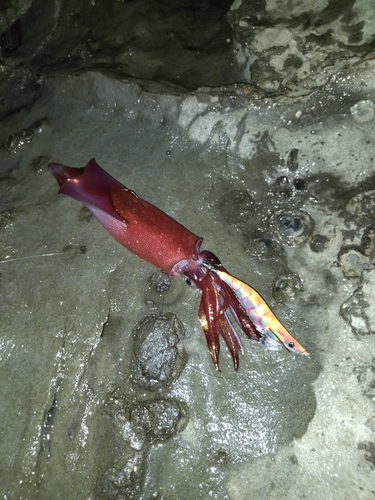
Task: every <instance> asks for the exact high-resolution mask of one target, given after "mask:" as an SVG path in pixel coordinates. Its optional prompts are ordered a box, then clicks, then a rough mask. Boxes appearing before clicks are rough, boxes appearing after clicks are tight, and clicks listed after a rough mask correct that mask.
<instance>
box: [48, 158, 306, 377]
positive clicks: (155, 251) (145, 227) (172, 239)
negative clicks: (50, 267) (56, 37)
mask: <svg viewBox="0 0 375 500" xmlns="http://www.w3.org/2000/svg"><path fill="white" fill-rule="evenodd" d="M49 169H50V171H51V172H52V174H53V175H54V177H55V178H56V180H57V182H58V183H59V186H60V190H59V193H63V194H66V195H68V196H71V197H72V198H75V199H76V200H78V201H80V202H81V203H83V204H84V205H85V206H86V207H87V208H88V209H89V210H90V211H91V212H92V213H93V215H95V217H96V218H97V219H98V220H99V222H101V224H103V226H104V227H105V228H106V229H107V231H108V232H109V233H110V234H111V235H112V236H113V237H114V238H115V239H116V240H117V241H118V242H119V243H121V245H123V246H124V247H126V248H127V249H128V250H130V251H131V252H133V253H135V254H136V255H138V256H139V257H141V258H142V259H144V260H146V261H147V262H150V263H151V264H153V265H154V266H156V267H158V268H159V269H162V270H163V271H164V272H166V273H168V274H169V275H170V276H184V277H185V279H186V280H187V281H188V282H189V283H194V284H195V285H196V287H197V288H199V289H200V290H201V291H202V298H201V302H200V306H199V311H198V318H199V322H200V324H201V326H202V329H203V332H204V334H205V337H206V341H207V345H208V349H209V352H210V354H211V357H212V360H213V363H214V365H215V368H216V370H219V352H220V342H219V338H220V336H221V337H223V339H224V341H225V342H226V344H227V346H228V348H229V351H230V353H231V355H232V358H233V364H234V369H235V370H237V369H238V363H239V360H238V353H239V352H241V353H243V348H242V344H241V341H240V339H239V336H238V334H237V331H236V330H235V328H234V326H233V324H232V322H233V320H234V321H235V322H237V324H238V325H239V327H240V328H241V329H242V330H243V332H244V333H245V334H246V335H247V337H248V338H249V339H252V340H254V341H256V342H261V343H262V344H263V345H264V346H265V347H266V348H268V349H276V348H278V347H279V346H284V347H285V348H286V349H287V350H288V351H291V352H294V353H296V354H305V355H307V352H306V350H305V349H304V348H303V347H302V346H301V345H300V344H299V343H298V342H297V341H296V340H295V339H294V338H293V337H292V336H291V335H290V333H289V332H288V331H287V330H286V329H285V328H284V327H283V326H282V325H281V323H280V322H279V321H278V319H277V318H276V317H275V316H274V314H273V313H272V311H271V310H270V308H269V307H268V305H267V304H266V302H265V301H264V300H263V298H262V297H261V296H260V295H259V294H258V293H257V292H255V290H254V289H253V288H251V287H250V286H249V285H247V284H246V283H243V282H241V281H240V280H238V279H236V278H234V277H233V276H231V275H230V274H229V273H228V272H227V271H226V270H225V268H224V267H223V266H222V264H221V262H220V261H219V259H218V258H217V257H216V256H215V255H214V254H213V253H211V252H209V251H208V250H201V244H202V238H200V237H199V236H197V235H195V234H193V233H191V232H190V231H189V230H188V229H186V228H185V227H184V226H182V225H181V224H179V223H178V222H177V221H176V220H174V219H172V217H170V216H169V215H167V214H166V213H164V212H162V211H161V210H159V209H158V208H157V207H155V206H154V205H151V203H148V202H147V201H145V200H142V199H141V198H139V196H138V195H137V194H136V193H134V191H131V190H130V189H128V188H126V187H125V186H123V185H122V184H120V183H119V182H118V181H117V180H115V179H114V178H113V177H112V176H111V175H109V174H108V173H107V172H105V171H104V170H103V169H102V168H101V167H99V165H98V164H97V163H96V161H95V160H94V159H92V160H90V161H89V162H88V164H87V165H86V167H84V168H71V167H66V166H64V165H59V164H56V163H51V164H50V165H49ZM264 318H267V321H263V319H264ZM270 318H271V319H270ZM279 332H280V333H279Z"/></svg>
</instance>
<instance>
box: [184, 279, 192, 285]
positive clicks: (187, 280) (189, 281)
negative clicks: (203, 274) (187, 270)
mask: <svg viewBox="0 0 375 500" xmlns="http://www.w3.org/2000/svg"><path fill="white" fill-rule="evenodd" d="M185 282H186V283H187V284H188V285H189V286H191V285H192V284H193V283H192V281H191V279H190V278H185Z"/></svg>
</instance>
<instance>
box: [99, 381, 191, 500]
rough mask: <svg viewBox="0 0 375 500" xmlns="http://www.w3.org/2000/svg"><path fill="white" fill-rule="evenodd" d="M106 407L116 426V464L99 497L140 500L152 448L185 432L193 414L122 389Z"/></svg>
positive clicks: (178, 404) (103, 481)
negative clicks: (128, 393) (127, 394)
mask: <svg viewBox="0 0 375 500" xmlns="http://www.w3.org/2000/svg"><path fill="white" fill-rule="evenodd" d="M104 408H105V411H106V413H107V414H108V415H109V417H110V418H111V422H112V425H113V427H114V433H115V435H114V442H116V443H117V446H116V451H117V453H114V457H113V460H114V465H115V466H112V467H110V468H109V469H108V470H106V471H105V472H104V474H103V476H102V478H101V481H100V485H99V487H98V497H99V498H113V499H117V498H138V497H139V495H140V494H141V491H142V486H143V482H144V480H145V472H146V467H147V458H148V454H149V453H150V446H151V444H153V443H161V442H163V441H165V440H167V439H170V438H171V437H173V436H174V435H175V434H176V433H177V432H181V431H182V430H183V429H184V428H185V427H186V425H187V423H188V419H189V415H188V409H187V407H186V405H185V404H184V403H182V402H179V401H176V400H174V399H155V398H154V399H153V400H139V401H136V400H134V397H132V396H126V394H125V393H124V392H123V391H122V390H121V389H119V388H117V389H115V390H114V391H113V392H112V393H110V394H108V396H107V398H106V401H105V404H104Z"/></svg>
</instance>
